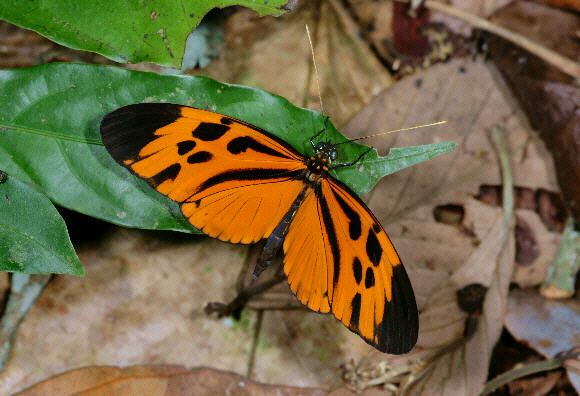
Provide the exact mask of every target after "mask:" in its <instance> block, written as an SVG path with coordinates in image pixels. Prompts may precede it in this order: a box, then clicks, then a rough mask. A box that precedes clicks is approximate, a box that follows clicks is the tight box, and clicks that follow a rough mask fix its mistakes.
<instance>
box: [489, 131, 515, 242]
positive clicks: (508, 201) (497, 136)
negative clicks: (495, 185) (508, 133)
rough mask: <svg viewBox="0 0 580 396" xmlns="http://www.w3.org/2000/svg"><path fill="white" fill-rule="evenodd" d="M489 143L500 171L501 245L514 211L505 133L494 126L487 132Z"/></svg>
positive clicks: (504, 239) (506, 236) (506, 235)
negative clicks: (497, 159) (489, 137)
mask: <svg viewBox="0 0 580 396" xmlns="http://www.w3.org/2000/svg"><path fill="white" fill-rule="evenodd" d="M489 134H490V136H491V141H492V143H493V146H494V148H495V151H496V152H497V156H498V158H499V165H500V169H501V178H502V185H503V188H502V191H503V193H502V194H503V195H502V202H503V223H504V224H503V225H504V226H503V227H502V243H505V242H506V241H507V239H508V233H509V230H510V224H511V221H512V215H513V211H514V194H513V185H514V184H513V180H512V173H511V170H510V161H509V152H508V148H507V145H506V142H505V138H504V135H505V131H504V130H503V128H501V127H499V126H497V125H495V126H493V127H491V129H490V130H489Z"/></svg>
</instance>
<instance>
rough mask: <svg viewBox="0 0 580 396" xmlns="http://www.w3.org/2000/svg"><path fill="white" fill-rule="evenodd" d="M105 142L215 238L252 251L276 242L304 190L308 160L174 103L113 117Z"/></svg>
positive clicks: (239, 126) (129, 109)
mask: <svg viewBox="0 0 580 396" xmlns="http://www.w3.org/2000/svg"><path fill="white" fill-rule="evenodd" d="M101 135H102V138H103V143H104V144H105V147H106V148H107V150H108V151H109V153H110V154H111V156H112V157H113V158H114V159H115V160H116V161H117V162H119V163H120V164H121V165H123V166H125V167H127V168H128V169H130V170H131V171H132V172H133V173H135V174H136V175H138V176H139V177H141V178H143V179H145V180H146V181H147V182H148V183H149V184H150V185H152V186H153V187H154V188H155V189H156V190H157V191H159V192H160V193H162V194H164V195H166V196H168V197H169V198H171V199H172V200H174V201H176V202H178V203H179V204H180V206H181V210H182V212H183V214H184V215H185V217H187V219H188V220H189V221H190V223H191V224H193V225H194V226H195V227H197V228H198V229H200V230H202V231H204V232H205V233H207V234H208V235H210V236H212V237H216V238H219V239H221V240H224V241H229V242H234V243H238V242H240V243H253V242H256V241H258V240H260V239H262V238H264V237H267V236H268V235H270V234H271V232H272V231H273V229H274V228H275V227H276V225H277V224H278V223H279V222H280V220H281V219H282V217H283V216H284V214H285V213H286V211H287V210H288V209H289V208H290V206H291V205H292V202H293V201H294V199H295V198H296V197H297V196H298V194H299V193H300V191H301V190H302V188H303V182H302V181H301V180H299V178H298V176H300V175H301V174H302V173H303V171H304V169H305V165H304V160H303V157H302V156H301V155H300V154H299V153H298V152H297V151H296V150H295V149H294V148H292V147H291V146H290V145H288V144H287V143H286V142H284V141H282V140H281V139H279V138H277V137H275V136H273V135H271V134H269V133H268V132H266V131H263V130H261V129H259V128H257V127H255V126H252V125H249V124H247V123H245V122H243V121H240V120H237V119H234V118H231V117H227V116H224V115H220V114H217V113H213V112H210V111H206V110H201V109H196V108H192V107H187V106H180V105H175V104H170V103H141V104H134V105H129V106H125V107H122V108H119V109H117V110H115V111H113V112H112V113H109V114H107V115H106V116H105V117H104V119H103V121H102V123H101Z"/></svg>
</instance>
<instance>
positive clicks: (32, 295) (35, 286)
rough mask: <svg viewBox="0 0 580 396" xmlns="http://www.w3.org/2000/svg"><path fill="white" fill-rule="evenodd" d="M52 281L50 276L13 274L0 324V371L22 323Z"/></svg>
mask: <svg viewBox="0 0 580 396" xmlns="http://www.w3.org/2000/svg"><path fill="white" fill-rule="evenodd" d="M49 280H50V275H28V274H20V273H15V274H12V277H11V282H10V294H8V295H7V302H6V306H5V307H2V308H3V309H1V312H2V317H1V322H0V371H1V370H2V369H3V368H4V364H5V363H6V360H7V359H8V357H9V356H10V350H11V348H12V343H13V342H14V335H15V334H16V331H17V330H18V327H19V326H20V323H21V322H22V320H23V319H24V317H26V314H27V313H28V311H29V310H30V308H31V307H32V306H33V305H34V303H35V302H36V299H37V298H38V296H39V295H40V294H41V293H42V291H43V290H44V287H45V286H46V284H47V283H48V281H49Z"/></svg>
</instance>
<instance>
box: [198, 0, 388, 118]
mask: <svg viewBox="0 0 580 396" xmlns="http://www.w3.org/2000/svg"><path fill="white" fill-rule="evenodd" d="M305 24H308V25H309V28H310V33H311V36H312V41H313V46H314V54H315V57H316V63H317V67H318V73H319V80H318V82H319V83H320V90H321V93H322V101H323V103H324V110H325V113H326V114H327V115H329V116H330V118H331V120H332V122H333V123H334V124H335V125H338V126H341V125H343V124H344V123H345V122H346V121H348V120H349V119H350V118H351V117H352V116H353V115H354V114H355V113H356V112H357V111H358V110H360V108H361V107H363V106H364V105H366V104H368V103H369V102H370V100H371V99H372V98H373V97H374V96H375V95H376V94H378V93H379V92H380V91H382V90H383V89H384V88H386V87H388V86H389V85H390V84H391V83H392V81H393V80H392V78H391V77H390V75H389V73H388V72H387V71H386V70H385V69H384V67H383V66H382V65H381V64H380V62H379V61H378V60H377V59H376V57H375V56H374V54H373V53H372V51H371V49H370V48H369V46H368V44H367V43H366V42H364V41H363V40H362V38H361V37H360V32H359V28H358V26H357V24H356V22H355V21H354V20H353V19H352V17H351V16H350V14H349V13H348V12H347V10H345V9H344V6H343V5H342V3H341V2H340V1H336V0H330V1H320V0H318V1H307V2H301V4H300V6H299V7H298V8H297V9H295V10H294V11H293V12H291V13H287V14H285V15H283V16H281V17H279V18H277V19H273V18H261V19H257V18H255V14H253V13H251V12H247V11H242V12H237V13H235V14H234V15H232V16H231V17H230V18H229V19H228V20H227V21H226V23H225V26H224V31H225V33H224V34H225V45H224V50H223V56H222V57H221V58H220V59H217V60H215V61H214V62H212V64H211V67H209V68H207V69H204V70H201V71H200V73H204V74H207V75H208V76H210V77H213V78H216V79H219V80H222V81H228V82H232V83H237V84H244V85H251V86H255V87H262V88H265V89H267V90H268V91H270V92H273V93H276V94H278V95H282V96H284V97H285V98H287V99H288V100H289V101H290V102H292V103H295V104H297V105H301V106H304V107H308V108H312V109H316V110H318V111H320V102H319V97H318V85H317V81H316V75H315V70H314V67H313V62H312V54H311V50H310V46H309V42H308V37H307V35H306V29H305ZM273 60H275V62H274V61H273Z"/></svg>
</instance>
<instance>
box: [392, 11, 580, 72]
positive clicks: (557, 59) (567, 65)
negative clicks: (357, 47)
mask: <svg viewBox="0 0 580 396" xmlns="http://www.w3.org/2000/svg"><path fill="white" fill-rule="evenodd" d="M397 1H400V0H397ZM424 4H425V7H427V8H429V9H431V10H434V11H439V12H442V13H444V14H447V15H450V16H452V17H454V18H457V19H461V20H462V21H465V22H467V23H469V24H470V25H472V26H475V27H477V28H479V29H482V30H485V31H487V32H490V33H493V34H495V35H497V36H500V37H501V38H504V39H506V40H508V41H511V42H512V43H514V44H516V45H518V46H520V47H522V48H524V49H526V50H527V51H529V52H531V53H532V54H534V55H536V56H537V57H539V58H541V59H543V60H544V61H546V62H547V63H549V64H551V65H553V66H555V67H557V68H558V69H560V70H561V71H563V72H564V73H566V74H568V75H570V76H572V77H574V78H575V79H580V65H579V64H578V63H576V62H574V61H573V60H571V59H568V58H566V57H565V56H562V55H560V54H559V53H557V52H556V51H552V50H551V49H549V48H546V47H544V46H543V45H540V44H538V43H536V42H535V41H532V40H530V39H528V38H527V37H525V36H523V35H521V34H519V33H515V32H512V31H511V30H508V29H506V28H503V27H501V26H498V25H496V24H494V23H491V22H490V21H488V20H487V19H483V18H480V17H478V16H476V15H473V14H470V13H467V12H465V11H461V10H459V9H457V8H455V7H452V6H449V5H447V4H443V3H440V2H439V1H434V0H426V1H425V3H424Z"/></svg>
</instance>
